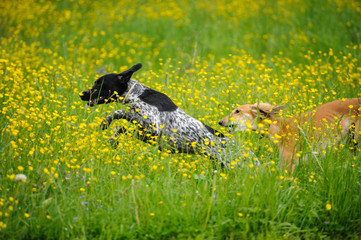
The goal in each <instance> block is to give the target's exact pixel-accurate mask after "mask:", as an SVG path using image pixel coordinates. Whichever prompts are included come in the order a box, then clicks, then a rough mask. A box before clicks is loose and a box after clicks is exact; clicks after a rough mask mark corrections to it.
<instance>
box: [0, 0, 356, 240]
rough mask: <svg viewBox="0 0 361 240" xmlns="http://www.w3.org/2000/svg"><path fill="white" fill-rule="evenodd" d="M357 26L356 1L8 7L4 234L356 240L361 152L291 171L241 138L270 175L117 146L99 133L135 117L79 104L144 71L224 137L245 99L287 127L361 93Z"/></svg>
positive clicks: (1, 37) (0, 194) (3, 61)
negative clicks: (111, 76)
mask: <svg viewBox="0 0 361 240" xmlns="http://www.w3.org/2000/svg"><path fill="white" fill-rule="evenodd" d="M360 22H361V3H360V2H359V1H356V0H347V1H346V0H319V1H311V0H306V1H304V0H302V1H301V0H278V1H276V0H275V1H265V0H259V1H249V0H242V1H236V0H235V1H232V0H229V1H228V0H217V1H207V0H199V1H160V0H155V1H153V0H152V1H138V0H133V1H128V0H122V1H84V0H80V1H74V0H70V1H45V0H40V1H31V0H29V1H28V0H25V1H1V2H0V79H1V81H0V101H1V104H0V112H1V114H0V119H1V120H0V121H1V122H0V123H1V140H0V156H1V158H0V160H1V161H0V181H1V185H0V239H320V238H336V239H337V238H356V239H359V236H360V235H361V154H360V150H359V149H358V150H357V151H356V152H355V153H354V151H350V150H349V148H350V146H344V145H337V144H331V145H329V146H328V147H326V148H325V149H324V150H323V151H324V154H325V158H321V159H320V162H319V163H320V165H319V164H317V161H316V159H314V158H313V157H312V156H311V155H309V153H310V152H311V151H312V149H309V148H307V147H305V148H304V149H302V151H301V152H299V154H300V155H301V156H305V155H309V161H308V164H307V165H306V164H305V163H304V162H300V164H299V166H298V167H297V169H296V171H295V173H294V174H293V175H292V176H291V175H290V174H289V173H287V172H286V171H281V170H280V159H279V153H278V149H277V147H276V146H273V145H272V144H271V142H270V141H269V140H268V139H266V138H259V136H258V135H257V134H256V133H255V132H251V131H247V132H245V133H234V134H233V135H230V134H229V137H231V138H234V139H236V140H237V142H238V143H239V144H240V145H241V146H242V147H244V148H245V149H246V150H251V151H253V152H254V153H255V154H256V155H257V157H258V158H259V160H260V162H261V166H259V167H256V166H255V165H254V164H252V163H247V164H243V165H237V164H236V165H233V164H234V163H236V162H237V161H242V159H230V161H231V164H232V167H230V168H224V169H222V168H220V167H219V166H218V165H217V164H216V165H214V164H213V163H212V161H211V160H210V159H208V158H207V157H205V156H201V155H186V154H170V153H168V152H160V151H159V150H158V147H157V146H155V145H150V144H146V143H143V142H141V141H139V140H137V139H135V138H134V137H133V136H132V135H131V134H130V135H124V136H120V137H119V141H120V145H119V146H118V148H116V149H113V148H112V147H111V146H110V145H109V142H108V139H109V138H110V136H111V135H112V131H111V129H109V130H105V131H101V129H100V128H99V124H100V122H101V120H102V119H103V118H104V117H105V116H106V115H108V114H110V113H111V112H112V111H114V110H116V109H125V106H122V105H121V104H107V105H101V106H96V107H94V108H90V107H88V106H86V103H85V102H82V101H81V100H80V98H79V93H80V92H81V91H83V90H85V89H87V88H89V87H91V86H92V84H93V82H94V80H95V79H96V78H97V77H99V76H101V75H103V74H105V73H110V72H120V71H123V70H125V69H127V68H128V67H130V66H132V65H134V64H136V63H138V62H140V63H143V68H142V69H141V70H140V71H138V72H137V73H136V74H135V75H134V76H133V77H134V79H135V80H137V81H139V82H141V83H143V84H145V85H147V86H149V87H151V88H154V89H156V90H158V91H161V92H163V93H166V94H167V95H168V96H170V97H171V98H172V99H173V100H174V102H175V103H176V104H177V105H178V106H180V107H181V108H182V109H184V110H185V112H186V113H188V114H189V115H191V116H193V117H196V118H198V119H200V120H201V121H203V122H204V123H206V124H207V125H209V126H211V127H213V128H216V129H217V130H219V131H221V132H223V133H226V132H227V129H225V128H222V127H220V126H218V125H217V123H218V121H219V120H220V119H221V118H222V117H224V116H225V115H227V114H229V112H230V111H231V109H233V108H234V107H235V106H237V104H244V103H255V102H269V103H272V104H285V105H286V110H285V111H284V112H283V114H282V115H283V117H287V116H291V115H294V114H299V113H302V112H305V111H307V110H310V109H313V108H314V107H316V106H319V105H320V104H323V103H325V102H328V101H331V100H335V99H341V98H349V97H361V91H360V90H361V89H360V86H361V63H360V57H361V24H360ZM115 125H126V126H128V127H129V128H130V129H131V128H132V125H130V124H129V123H126V122H123V121H117V122H116V123H113V125H112V126H115ZM305 141H307V139H305ZM21 174H23V175H21ZM25 177H26V179H25Z"/></svg>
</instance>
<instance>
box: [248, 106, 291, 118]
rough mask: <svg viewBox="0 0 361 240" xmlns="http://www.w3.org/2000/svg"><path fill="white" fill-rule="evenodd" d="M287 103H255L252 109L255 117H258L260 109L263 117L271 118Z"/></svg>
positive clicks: (260, 114)
mask: <svg viewBox="0 0 361 240" xmlns="http://www.w3.org/2000/svg"><path fill="white" fill-rule="evenodd" d="M284 108H285V105H271V104H269V103H259V104H257V103H255V104H254V105H251V106H250V111H251V114H252V115H253V117H257V115H258V111H259V116H260V118H261V119H264V118H270V117H271V116H276V115H278V114H279V112H280V110H283V109H284Z"/></svg>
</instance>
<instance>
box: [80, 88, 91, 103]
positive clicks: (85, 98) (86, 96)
mask: <svg viewBox="0 0 361 240" xmlns="http://www.w3.org/2000/svg"><path fill="white" fill-rule="evenodd" d="M79 96H80V98H81V100H83V101H88V100H89V97H90V90H89V89H87V90H85V91H84V92H82V93H79Z"/></svg>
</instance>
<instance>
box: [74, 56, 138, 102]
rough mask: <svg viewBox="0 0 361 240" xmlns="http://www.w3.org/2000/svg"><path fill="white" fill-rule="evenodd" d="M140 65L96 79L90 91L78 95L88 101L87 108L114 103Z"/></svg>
mask: <svg viewBox="0 0 361 240" xmlns="http://www.w3.org/2000/svg"><path fill="white" fill-rule="evenodd" d="M141 67H142V64H140V63H138V64H136V65H134V66H133V67H131V68H130V69H128V70H126V71H124V72H122V73H119V74H116V73H111V74H106V75H104V76H101V77H100V78H98V79H97V80H96V81H95V83H94V86H93V87H92V88H91V89H87V90H85V91H84V92H82V93H80V94H79V95H80V98H81V100H83V101H89V102H88V105H89V106H91V107H92V106H95V105H97V104H103V103H110V102H114V101H116V100H117V99H118V98H119V96H121V95H122V94H123V93H124V92H125V91H126V90H127V88H128V82H129V80H130V78H131V77H132V75H133V73H135V72H136V71H138V70H139V69H140V68H141Z"/></svg>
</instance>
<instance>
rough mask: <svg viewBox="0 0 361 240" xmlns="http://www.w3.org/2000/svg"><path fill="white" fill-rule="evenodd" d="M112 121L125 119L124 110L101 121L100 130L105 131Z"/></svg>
mask: <svg viewBox="0 0 361 240" xmlns="http://www.w3.org/2000/svg"><path fill="white" fill-rule="evenodd" d="M114 119H127V117H126V113H125V111H124V110H117V111H115V112H114V113H112V114H110V115H109V116H107V117H106V118H105V119H104V120H103V122H102V123H101V124H100V127H101V128H102V130H105V129H107V128H108V127H109V125H110V124H111V123H112V121H113V120H114ZM127 120H128V119H127Z"/></svg>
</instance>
